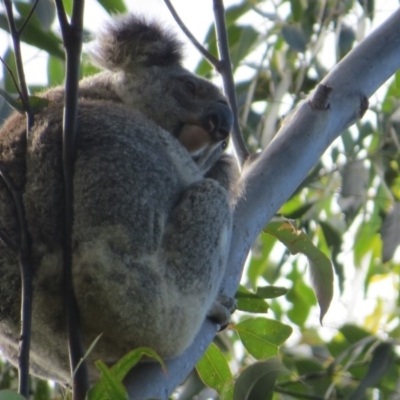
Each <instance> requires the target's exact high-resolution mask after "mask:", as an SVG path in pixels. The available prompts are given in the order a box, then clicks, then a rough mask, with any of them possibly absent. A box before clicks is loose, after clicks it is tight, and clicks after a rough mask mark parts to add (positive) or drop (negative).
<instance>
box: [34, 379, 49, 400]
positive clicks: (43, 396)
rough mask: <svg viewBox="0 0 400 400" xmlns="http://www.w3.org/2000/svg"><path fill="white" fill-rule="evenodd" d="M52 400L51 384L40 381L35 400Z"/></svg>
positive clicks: (38, 381)
mask: <svg viewBox="0 0 400 400" xmlns="http://www.w3.org/2000/svg"><path fill="white" fill-rule="evenodd" d="M50 399H51V389H50V385H49V382H48V381H43V380H41V379H38V380H37V384H36V388H35V396H34V398H33V400H50Z"/></svg>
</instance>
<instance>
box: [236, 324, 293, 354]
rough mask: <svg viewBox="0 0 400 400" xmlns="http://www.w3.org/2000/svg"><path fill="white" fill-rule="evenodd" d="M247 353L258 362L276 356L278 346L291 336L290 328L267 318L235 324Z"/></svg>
mask: <svg viewBox="0 0 400 400" xmlns="http://www.w3.org/2000/svg"><path fill="white" fill-rule="evenodd" d="M233 329H235V330H236V331H237V333H238V334H239V336H240V339H241V341H242V343H243V345H244V346H245V347H246V349H247V351H248V352H249V353H250V354H251V355H252V356H253V357H255V358H257V359H258V360H261V359H266V358H270V357H273V356H276V355H278V348H279V346H280V345H281V344H282V343H284V342H285V340H286V339H287V338H288V337H289V336H290V335H291V333H292V328H291V327H290V326H288V325H285V324H282V323H281V322H279V321H275V320H272V319H267V318H249V319H246V320H244V321H242V322H239V323H238V324H236V325H235V326H234V327H233Z"/></svg>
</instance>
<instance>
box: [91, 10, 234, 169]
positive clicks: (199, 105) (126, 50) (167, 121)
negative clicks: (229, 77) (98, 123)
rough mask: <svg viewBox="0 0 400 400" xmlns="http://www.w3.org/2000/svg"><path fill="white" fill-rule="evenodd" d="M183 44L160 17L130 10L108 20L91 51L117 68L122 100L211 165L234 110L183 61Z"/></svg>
mask: <svg viewBox="0 0 400 400" xmlns="http://www.w3.org/2000/svg"><path fill="white" fill-rule="evenodd" d="M181 48H182V46H181V43H180V42H179V41H178V40H177V39H176V37H175V36H174V35H173V34H172V33H171V32H169V31H168V30H166V29H163V28H161V27H160V26H159V25H158V24H157V23H154V22H148V21H146V20H145V19H144V18H142V17H138V16H134V15H126V16H120V17H117V18H116V19H115V20H113V21H112V22H110V23H108V24H107V25H106V27H105V29H104V30H103V31H102V32H101V33H100V34H99V35H98V38H97V47H96V48H95V49H94V50H93V51H92V53H91V55H92V59H93V61H94V62H95V63H96V64H97V65H99V66H100V67H102V68H104V69H106V70H109V71H112V73H113V75H112V84H113V86H114V88H115V90H116V92H117V94H118V96H119V97H120V98H121V100H122V101H123V102H124V103H125V104H127V105H128V106H132V108H134V109H137V110H139V111H140V112H142V113H143V114H145V115H146V116H147V117H148V118H150V119H151V120H153V121H154V122H156V123H157V124H158V125H160V126H161V127H162V128H164V129H165V130H167V131H168V132H170V133H171V134H173V135H174V136H175V137H177V138H178V140H179V141H180V142H181V143H182V144H183V145H184V146H185V148H186V149H187V150H188V151H189V153H190V154H191V155H192V157H193V159H194V160H195V161H196V163H197V164H198V165H199V167H200V168H201V169H202V170H203V171H207V170H208V169H209V168H210V167H211V166H212V165H213V164H214V162H215V161H216V160H217V159H218V158H219V156H220V155H221V152H222V151H223V150H224V149H225V147H226V142H227V139H228V135H229V132H230V130H231V127H232V120H233V118H232V112H231V110H230V108H229V106H228V103H227V101H226V99H225V97H224V96H223V95H222V94H221V92H220V91H219V89H218V88H217V87H216V86H215V85H214V84H212V83H211V82H209V81H207V80H205V79H202V78H200V77H198V76H196V75H194V74H192V73H191V72H189V71H188V70H186V69H185V68H183V67H182V64H181V62H182V57H183V55H182V49H181Z"/></svg>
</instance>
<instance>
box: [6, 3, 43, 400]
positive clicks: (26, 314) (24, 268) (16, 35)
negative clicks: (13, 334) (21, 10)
mask: <svg viewBox="0 0 400 400" xmlns="http://www.w3.org/2000/svg"><path fill="white" fill-rule="evenodd" d="M4 7H5V9H6V14H7V20H8V25H9V29H10V34H11V38H12V41H13V46H14V54H15V64H16V66H17V73H18V80H19V85H18V84H17V82H16V79H15V77H14V75H13V74H12V73H11V77H12V79H13V81H14V83H15V85H16V88H17V91H18V93H19V95H20V97H21V101H22V104H23V106H24V110H25V113H26V137H28V136H29V133H30V131H31V128H32V126H33V122H34V116H33V112H32V108H31V105H30V101H29V93H28V87H27V84H26V80H25V72H24V67H23V63H22V54H21V40H20V39H21V38H20V34H21V32H22V31H23V28H24V26H23V27H22V29H21V31H20V32H19V31H18V30H17V28H16V25H15V19H14V14H13V6H12V2H11V1H10V0H4ZM34 7H36V5H34ZM34 7H33V10H34ZM32 13H33V11H32ZM32 13H30V14H29V15H28V18H27V21H29V19H30V18H31V16H32ZM8 71H9V72H11V71H10V70H9V69H8ZM1 176H2V178H3V180H4V182H5V183H6V185H7V187H8V189H9V190H10V192H11V194H12V197H13V201H14V203H15V207H16V210H17V217H18V223H19V227H20V236H21V243H20V247H19V251H18V259H19V265H20V269H21V338H20V349H19V357H18V367H19V383H18V386H19V387H18V390H19V393H20V394H21V395H22V396H24V397H26V398H28V396H29V352H30V342H31V327H32V294H33V285H32V269H33V264H32V257H31V243H30V237H29V233H28V228H27V224H26V218H25V209H24V203H23V199H22V194H21V192H20V191H19V190H18V189H17V188H16V187H15V186H14V184H13V182H12V180H11V178H10V177H8V175H7V174H6V171H5V170H4V168H2V170H1ZM3 240H4V238H3ZM11 248H12V247H11Z"/></svg>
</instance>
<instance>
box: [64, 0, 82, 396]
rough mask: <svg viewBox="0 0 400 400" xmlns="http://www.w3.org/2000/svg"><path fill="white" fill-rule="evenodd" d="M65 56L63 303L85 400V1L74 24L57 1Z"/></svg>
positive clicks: (76, 388) (76, 381) (78, 388)
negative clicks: (77, 181)
mask: <svg viewBox="0 0 400 400" xmlns="http://www.w3.org/2000/svg"><path fill="white" fill-rule="evenodd" d="M56 7H57V14H58V18H59V22H60V26H61V32H62V36H63V41H64V47H65V53H66V71H67V72H66V80H65V100H64V101H65V107H64V119H63V150H62V160H63V174H64V199H65V213H64V247H63V271H64V301H65V309H66V319H67V327H68V328H67V329H68V343H69V357H70V367H71V373H72V374H73V376H72V387H73V399H74V400H83V399H85V397H86V393H87V391H88V390H89V375H88V371H87V366H86V363H85V362H82V363H80V361H81V359H82V358H83V356H84V353H85V352H84V347H83V342H82V337H81V332H80V323H79V309H78V305H77V303H76V298H75V294H74V288H73V284H72V227H73V218H74V215H73V202H74V196H73V166H74V159H75V136H76V130H77V117H78V83H79V70H80V57H81V50H82V29H83V11H84V1H83V0H74V5H73V10H72V18H71V23H68V20H67V16H66V14H65V10H64V6H63V3H62V1H61V0H56ZM74 371H75V373H73V372H74Z"/></svg>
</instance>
